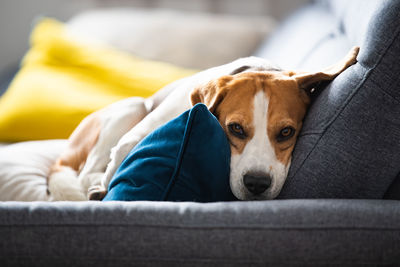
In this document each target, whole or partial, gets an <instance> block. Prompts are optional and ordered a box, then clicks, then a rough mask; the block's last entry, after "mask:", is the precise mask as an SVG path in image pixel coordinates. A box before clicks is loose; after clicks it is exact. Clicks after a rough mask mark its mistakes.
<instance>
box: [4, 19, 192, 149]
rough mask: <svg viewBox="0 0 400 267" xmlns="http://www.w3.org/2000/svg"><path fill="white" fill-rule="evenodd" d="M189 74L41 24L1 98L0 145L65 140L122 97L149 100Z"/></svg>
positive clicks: (45, 22) (50, 22)
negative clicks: (84, 121)
mask: <svg viewBox="0 0 400 267" xmlns="http://www.w3.org/2000/svg"><path fill="white" fill-rule="evenodd" d="M193 73H194V71H191V70H186V69H183V68H179V67H175V66H172V65H169V64H165V63H161V62H153V61H148V60H143V59H140V58H136V57H134V56H132V55H129V54H126V53H123V52H120V51H118V50H115V49H112V48H110V47H107V46H105V45H102V44H100V43H98V42H95V41H92V40H88V39H87V38H86V37H82V36H81V35H79V34H77V33H76V32H73V31H72V30H69V29H67V28H66V27H65V26H64V25H63V24H62V23H60V22H57V21H55V20H52V19H43V20H41V21H39V22H38V24H37V25H36V26H35V28H34V30H33V32H32V35H31V49H30V50H29V51H28V53H27V54H26V56H25V58H24V60H23V62H22V67H21V69H20V71H19V72H18V73H17V75H16V76H15V78H14V80H13V81H12V83H11V84H10V87H9V88H8V90H7V91H6V93H5V94H4V95H3V96H2V97H1V98H0V114H1V116H0V141H8V142H15V141H23V140H36V139H53V138H67V137H68V136H69V135H70V134H71V132H72V131H73V130H74V129H75V127H76V126H77V125H78V124H79V122H80V121H81V120H82V119H83V118H84V117H86V116H87V115H88V114H90V113H92V112H94V111H96V110H98V109H100V108H103V107H105V106H106V105H108V104H110V103H112V102H115V101H117V100H120V99H123V98H126V97H130V96H142V97H147V96H150V95H152V94H153V93H155V92H156V91H157V90H158V89H160V88H161V87H163V86H165V85H167V84H169V83H171V82H173V81H175V80H177V79H179V78H182V77H184V76H188V75H191V74H193Z"/></svg>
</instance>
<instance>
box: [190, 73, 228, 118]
mask: <svg viewBox="0 0 400 267" xmlns="http://www.w3.org/2000/svg"><path fill="white" fill-rule="evenodd" d="M232 79H233V77H232V76H231V75H226V76H222V77H221V78H219V79H216V80H211V81H210V82H208V83H207V84H205V85H202V86H198V87H196V88H195V89H193V91H192V93H191V95H190V100H191V102H192V105H193V106H194V105H196V104H197V103H203V104H205V105H206V106H207V107H208V109H209V110H210V112H211V113H214V112H215V110H216V108H217V106H218V105H219V104H220V103H221V102H222V100H223V99H224V97H225V95H226V94H227V92H228V86H227V84H228V83H229V82H230V81H231V80H232Z"/></svg>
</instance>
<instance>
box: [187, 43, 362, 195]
mask: <svg viewBox="0 0 400 267" xmlns="http://www.w3.org/2000/svg"><path fill="white" fill-rule="evenodd" d="M357 54H358V47H355V48H353V49H352V50H351V51H350V52H349V54H348V55H347V56H346V57H345V58H344V59H342V60H341V61H339V62H338V63H336V64H335V65H333V66H331V67H330V68H328V69H326V70H325V71H321V72H313V73H304V72H302V73H299V72H292V71H256V72H251V71H248V72H242V73H238V74H235V75H227V76H223V77H221V78H219V79H217V80H212V81H210V82H209V83H208V84H207V85H205V86H201V87H199V88H196V89H194V90H193V91H192V94H191V101H192V104H193V105H194V104H196V103H198V102H202V103H205V104H206V105H207V106H208V108H209V109H210V111H211V112H212V113H213V114H214V115H215V116H216V117H217V118H218V120H219V122H220V124H221V126H222V127H223V129H224V131H225V133H226V135H227V138H228V140H229V143H230V147H231V166H230V167H231V171H230V186H231V190H232V192H233V194H234V195H235V196H236V197H237V198H238V199H241V200H263V199H272V198H275V197H276V196H277V195H278V194H279V192H280V190H281V189H282V186H283V184H284V182H285V180H286V177H287V174H288V171H289V167H290V162H291V155H292V151H293V148H294V146H295V143H296V139H297V136H298V134H299V132H300V129H301V127H302V121H303V118H304V116H305V114H306V111H307V107H308V105H309V102H310V98H309V95H310V93H311V90H312V89H313V88H314V87H315V86H314V85H315V84H316V83H319V82H321V81H328V80H332V79H334V78H335V77H336V76H337V75H339V74H340V73H341V72H342V71H344V70H345V69H346V68H347V67H348V66H350V65H352V64H354V63H355V62H356V56H357Z"/></svg>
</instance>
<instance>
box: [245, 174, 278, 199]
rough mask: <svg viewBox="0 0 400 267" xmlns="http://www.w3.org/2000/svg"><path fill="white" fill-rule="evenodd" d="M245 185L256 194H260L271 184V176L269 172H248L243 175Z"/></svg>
mask: <svg viewBox="0 0 400 267" xmlns="http://www.w3.org/2000/svg"><path fill="white" fill-rule="evenodd" d="M243 182H244V186H245V187H246V188H247V190H249V192H250V193H252V194H254V195H259V194H261V193H263V192H264V191H265V190H267V189H268V188H269V187H270V186H271V182H272V179H271V176H269V175H268V174H257V173H247V174H245V175H244V176H243Z"/></svg>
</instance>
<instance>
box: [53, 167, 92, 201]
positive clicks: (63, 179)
mask: <svg viewBox="0 0 400 267" xmlns="http://www.w3.org/2000/svg"><path fill="white" fill-rule="evenodd" d="M48 181H49V184H48V190H49V192H50V196H51V199H50V201H52V200H57V201H67V200H68V201H85V200H87V197H86V193H84V192H83V191H82V187H81V186H80V184H79V181H78V175H77V173H76V171H74V170H73V169H71V168H69V167H63V171H61V172H54V173H52V174H51V175H50V177H49V180H48Z"/></svg>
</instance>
